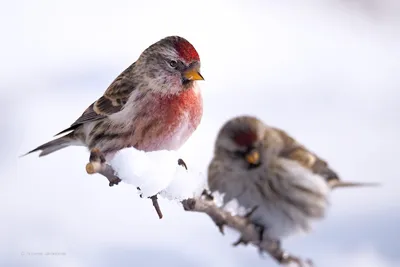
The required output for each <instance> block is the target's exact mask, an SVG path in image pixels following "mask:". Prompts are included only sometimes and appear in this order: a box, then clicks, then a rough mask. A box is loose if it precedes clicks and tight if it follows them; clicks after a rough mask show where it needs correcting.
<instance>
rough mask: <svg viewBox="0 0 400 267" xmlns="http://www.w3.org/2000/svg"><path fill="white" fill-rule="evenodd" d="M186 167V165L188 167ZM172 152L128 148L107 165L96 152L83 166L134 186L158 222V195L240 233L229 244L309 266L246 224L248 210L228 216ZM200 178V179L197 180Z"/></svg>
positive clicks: (200, 176) (91, 172)
mask: <svg viewBox="0 0 400 267" xmlns="http://www.w3.org/2000/svg"><path fill="white" fill-rule="evenodd" d="M189 165H190V164H189ZM190 169H191V170H190V171H189V170H188V167H187V165H186V163H185V162H184V161H183V160H182V159H181V158H179V157H178V156H177V154H175V153H174V152H173V151H157V152H148V153H145V152H143V151H138V150H136V149H134V148H128V149H124V150H121V151H120V152H118V153H117V154H116V155H115V157H114V158H113V160H111V162H109V163H107V162H106V161H105V159H104V157H103V156H102V155H101V153H100V152H99V151H95V152H94V153H92V155H91V156H90V162H89V163H88V164H87V168H86V170H87V172H88V173H89V174H94V173H98V174H101V175H103V176H105V177H106V178H107V179H108V181H109V185H110V186H113V185H114V184H118V183H119V182H120V181H123V182H125V183H129V184H132V185H134V186H135V187H136V188H137V189H138V190H139V191H140V197H142V198H143V197H147V198H149V199H151V200H152V203H153V206H154V208H155V210H156V212H157V214H158V217H159V218H160V219H161V218H162V217H163V214H162V212H161V209H160V206H159V203H158V196H162V197H164V198H167V199H169V200H177V201H179V202H180V203H182V205H183V208H184V210H185V211H192V212H201V213H205V214H207V215H208V216H209V217H210V218H211V219H212V220H213V221H214V222H215V224H216V225H217V226H218V228H219V230H220V232H221V233H222V234H223V233H224V232H223V227H224V226H228V227H230V228H232V229H235V230H236V231H238V232H239V233H240V236H241V237H240V239H239V240H238V241H237V242H235V243H234V244H233V245H234V246H237V245H239V244H244V245H247V244H249V243H250V244H252V245H254V246H255V247H257V248H258V250H259V252H260V253H263V252H265V253H267V254H269V255H270V256H271V257H272V258H274V259H275V260H276V261H277V262H278V263H279V264H280V265H287V264H295V265H297V266H300V267H303V266H304V267H305V266H312V262H311V261H310V260H302V259H300V258H298V257H295V256H293V255H290V254H289V253H287V252H285V251H284V250H283V249H282V248H281V245H280V242H279V241H277V240H272V239H268V238H266V237H265V235H264V234H263V231H262V229H260V228H259V227H258V226H257V225H255V224H253V223H251V222H250V221H249V219H248V218H249V216H250V214H251V212H254V210H255V209H253V210H252V211H250V212H249V213H248V214H247V215H246V216H243V217H242V216H237V215H232V214H231V213H230V212H229V211H227V210H226V209H224V208H222V207H219V206H218V205H217V203H216V201H215V200H214V197H213V196H211V195H210V194H208V193H207V191H206V190H205V188H206V185H205V181H204V180H205V179H204V175H199V173H196V172H195V171H194V170H193V168H192V167H191V166H190ZM199 178H200V179H199Z"/></svg>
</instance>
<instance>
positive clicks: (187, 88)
mask: <svg viewBox="0 0 400 267" xmlns="http://www.w3.org/2000/svg"><path fill="white" fill-rule="evenodd" d="M197 80H203V77H202V75H201V74H200V57H199V54H198V53H197V51H196V49H195V48H194V47H193V45H192V44H191V43H189V42H188V41H187V40H186V39H184V38H182V37H179V36H169V37H166V38H164V39H162V40H160V41H158V42H156V43H154V44H152V45H151V46H150V47H148V48H147V49H146V50H144V52H143V53H142V54H141V55H140V57H139V58H138V60H137V61H136V62H134V63H133V64H132V65H131V66H129V67H128V68H127V69H126V70H124V71H123V72H122V73H121V74H120V75H119V76H118V77H117V78H116V79H115V80H114V81H113V82H112V83H111V85H110V86H109V87H108V88H107V90H106V91H105V93H104V95H103V96H101V97H100V98H99V99H98V100H97V101H95V102H94V103H93V104H91V105H90V106H89V107H88V108H87V109H86V110H85V112H83V114H82V115H81V116H80V117H79V118H78V119H77V120H76V121H75V122H74V123H73V124H72V125H71V126H70V127H69V128H67V129H65V130H64V131H62V132H60V133H59V134H57V135H60V134H64V135H63V136H62V137H59V138H57V139H55V140H53V141H50V142H47V143H45V144H43V145H41V146H39V147H37V148H35V149H33V150H32V151H30V152H28V154H29V153H32V152H35V151H41V153H40V154H39V156H45V155H48V154H50V153H53V152H55V151H57V150H60V149H62V148H65V147H68V146H85V147H87V148H88V149H89V150H90V151H92V152H93V153H92V154H93V158H95V157H97V158H100V161H101V162H104V161H108V160H110V159H111V158H112V156H113V155H114V154H115V153H116V152H117V151H119V150H121V149H123V148H126V147H134V148H136V149H139V150H143V151H146V152H147V151H157V150H177V149H179V148H180V147H181V146H182V145H183V144H184V143H185V142H186V140H187V139H188V138H189V137H190V136H191V135H192V133H193V132H194V131H195V130H196V128H197V126H198V125H199V123H200V121H201V117H202V114H203V102H202V97H201V93H200V90H199V88H198V86H197V83H196V81H197ZM96 155H97V156H96ZM89 167H91V168H93V166H91V165H90V166H89ZM88 172H89V171H88Z"/></svg>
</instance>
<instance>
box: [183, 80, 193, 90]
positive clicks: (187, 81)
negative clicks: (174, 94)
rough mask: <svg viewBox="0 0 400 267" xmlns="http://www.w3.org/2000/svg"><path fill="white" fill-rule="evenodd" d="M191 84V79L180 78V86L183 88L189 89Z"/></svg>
mask: <svg viewBox="0 0 400 267" xmlns="http://www.w3.org/2000/svg"><path fill="white" fill-rule="evenodd" d="M192 85H193V81H191V80H188V79H185V78H182V86H183V88H184V89H189V88H191V87H192Z"/></svg>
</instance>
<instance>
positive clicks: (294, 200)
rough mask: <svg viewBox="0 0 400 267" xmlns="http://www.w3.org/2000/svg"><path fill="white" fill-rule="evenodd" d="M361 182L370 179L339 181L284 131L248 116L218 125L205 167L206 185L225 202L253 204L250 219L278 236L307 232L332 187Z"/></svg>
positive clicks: (268, 233) (323, 209)
mask: <svg viewBox="0 0 400 267" xmlns="http://www.w3.org/2000/svg"><path fill="white" fill-rule="evenodd" d="M362 185H373V184H366V183H347V182H342V181H341V180H340V178H339V176H338V174H337V173H336V172H335V171H334V170H332V169H331V168H330V167H329V165H328V163H327V162H325V161H324V160H322V159H321V158H319V157H318V156H317V155H315V154H314V153H312V152H310V151H309V150H307V148H305V147H304V146H302V145H301V144H300V143H298V142H297V141H296V140H294V139H293V138H292V137H290V136H289V135H288V134H287V133H286V132H284V131H283V130H280V129H278V128H273V127H270V126H268V125H265V124H264V123H263V122H261V121H260V120H258V119H257V118H255V117H249V116H242V117H237V118H233V119H231V120H230V121H228V122H227V123H226V124H225V125H224V126H223V127H222V128H221V130H220V132H219V134H218V137H217V140H216V143H215V150H214V157H213V159H212V161H211V163H210V165H209V168H208V186H209V189H210V190H211V192H216V191H217V192H219V193H220V194H221V195H222V196H223V204H224V207H225V208H227V206H226V204H228V203H229V202H230V201H232V200H233V202H230V203H235V202H234V201H235V200H236V201H237V204H239V207H241V208H244V209H247V211H249V210H252V209H255V210H254V212H252V213H250V221H251V222H252V223H254V224H255V225H256V226H259V227H261V228H262V236H264V237H268V238H271V239H274V240H277V241H280V240H281V239H282V238H284V237H287V236H289V235H291V234H294V233H295V232H298V231H304V232H307V231H309V230H310V229H311V222H312V221H313V220H314V219H322V218H323V217H324V215H325V212H326V209H327V206H328V195H329V192H330V191H331V189H333V188H335V187H344V186H362ZM247 211H242V213H243V214H240V215H244V214H245V213H246V212H247ZM239 212H240V211H239Z"/></svg>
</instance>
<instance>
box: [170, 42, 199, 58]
mask: <svg viewBox="0 0 400 267" xmlns="http://www.w3.org/2000/svg"><path fill="white" fill-rule="evenodd" d="M175 49H176V51H177V52H178V54H179V56H180V57H181V58H182V59H184V60H185V61H187V62H191V61H193V60H200V57H199V54H198V53H197V51H196V49H195V48H194V47H193V45H192V44H191V43H189V42H188V41H186V40H180V41H179V42H177V43H176V44H175Z"/></svg>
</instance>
